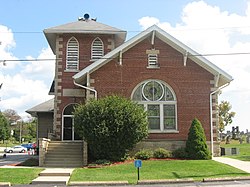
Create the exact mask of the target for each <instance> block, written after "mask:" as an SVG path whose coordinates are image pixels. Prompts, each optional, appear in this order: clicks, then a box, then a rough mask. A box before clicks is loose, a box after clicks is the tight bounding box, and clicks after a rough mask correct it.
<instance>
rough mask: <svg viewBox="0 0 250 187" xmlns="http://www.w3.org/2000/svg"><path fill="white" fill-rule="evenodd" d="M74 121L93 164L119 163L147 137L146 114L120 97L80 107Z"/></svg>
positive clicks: (128, 100)
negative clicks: (105, 161)
mask: <svg viewBox="0 0 250 187" xmlns="http://www.w3.org/2000/svg"><path fill="white" fill-rule="evenodd" d="M74 120H75V121H74V122H75V129H76V131H77V132H78V134H79V135H80V136H81V137H84V139H85V140H86V141H87V143H88V147H89V154H90V155H91V156H92V158H90V159H92V160H99V159H107V160H111V161H120V160H121V159H123V158H124V157H125V156H126V153H127V152H128V150H131V149H132V148H133V147H134V146H135V145H136V143H138V142H140V141H141V140H142V139H144V138H146V137H147V135H148V119H147V113H146V112H145V111H144V109H143V108H142V107H141V106H140V105H138V104H137V103H135V102H133V101H131V100H130V99H126V98H123V97H119V96H107V97H105V98H101V99H99V100H91V101H90V102H88V103H87V104H85V105H79V106H77V108H75V112H74Z"/></svg>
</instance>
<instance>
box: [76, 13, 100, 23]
mask: <svg viewBox="0 0 250 187" xmlns="http://www.w3.org/2000/svg"><path fill="white" fill-rule="evenodd" d="M88 20H89V14H84V15H83V17H78V21H88ZM91 20H92V21H96V20H97V18H92V19H91Z"/></svg>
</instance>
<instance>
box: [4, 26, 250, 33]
mask: <svg viewBox="0 0 250 187" xmlns="http://www.w3.org/2000/svg"><path fill="white" fill-rule="evenodd" d="M229 29H231V30H233V29H250V25H249V26H238V27H237V26H235V27H233V26H232V27H207V28H173V29H168V31H195V30H229ZM117 32H119V31H117ZM121 32H124V31H121ZM126 32H128V33H136V32H142V31H141V30H139V31H137V30H130V31H126ZM0 33H5V34H8V33H9V34H12V33H14V34H42V33H43V32H42V31H11V32H2V31H0Z"/></svg>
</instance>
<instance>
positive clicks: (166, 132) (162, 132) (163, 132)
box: [148, 130, 179, 134]
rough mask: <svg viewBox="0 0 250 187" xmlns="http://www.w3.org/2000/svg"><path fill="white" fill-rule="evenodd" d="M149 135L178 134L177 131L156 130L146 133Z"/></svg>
mask: <svg viewBox="0 0 250 187" xmlns="http://www.w3.org/2000/svg"><path fill="white" fill-rule="evenodd" d="M148 132H149V133H150V134H154V133H155V134H178V133H179V131H178V130H164V131H160V130H159V131H158V130H149V131H148Z"/></svg>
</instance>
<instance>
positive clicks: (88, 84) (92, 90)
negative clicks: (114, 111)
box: [74, 72, 97, 100]
mask: <svg viewBox="0 0 250 187" xmlns="http://www.w3.org/2000/svg"><path fill="white" fill-rule="evenodd" d="M89 82H90V81H89V72H88V73H87V86H83V85H81V84H78V83H76V81H75V79H74V85H76V86H79V87H81V88H83V89H86V90H89V91H91V92H94V94H95V100H97V91H96V90H95V89H93V88H90V87H89V86H90V83H89Z"/></svg>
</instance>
